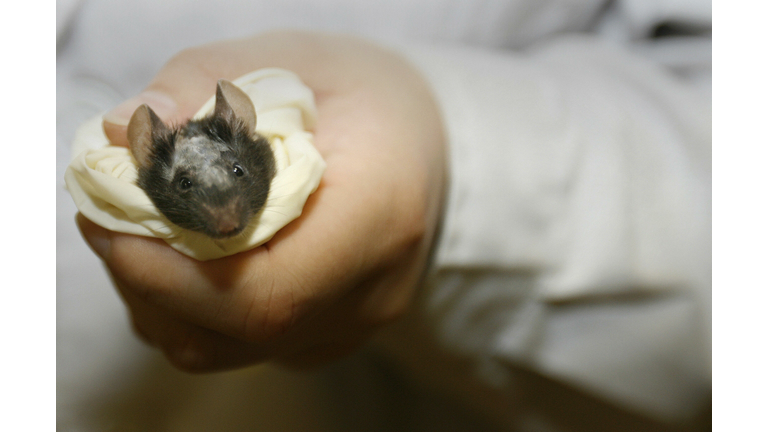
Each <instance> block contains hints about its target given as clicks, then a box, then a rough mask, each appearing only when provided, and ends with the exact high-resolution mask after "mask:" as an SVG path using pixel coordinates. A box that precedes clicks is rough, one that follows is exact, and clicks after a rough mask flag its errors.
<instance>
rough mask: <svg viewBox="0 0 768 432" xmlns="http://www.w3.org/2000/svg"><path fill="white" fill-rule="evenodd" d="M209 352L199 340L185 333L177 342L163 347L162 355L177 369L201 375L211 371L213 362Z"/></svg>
mask: <svg viewBox="0 0 768 432" xmlns="http://www.w3.org/2000/svg"><path fill="white" fill-rule="evenodd" d="M208 351H209V350H207V349H205V348H204V347H203V346H202V344H201V343H200V340H199V339H198V338H197V337H196V336H195V335H193V334H191V333H190V332H187V333H186V334H185V335H183V336H182V338H181V339H180V340H179V341H178V342H175V343H174V342H171V343H169V344H167V345H166V346H164V347H163V353H164V354H165V357H166V358H167V359H168V361H169V362H170V363H171V364H172V365H173V366H174V367H175V368H177V369H179V370H182V371H184V372H189V373H202V372H208V371H211V370H213V366H214V365H213V362H212V361H211V359H212V358H213V356H212V355H211V353H210V352H208Z"/></svg>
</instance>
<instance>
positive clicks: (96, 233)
mask: <svg viewBox="0 0 768 432" xmlns="http://www.w3.org/2000/svg"><path fill="white" fill-rule="evenodd" d="M81 218H82V219H85V216H82V215H80V214H79V213H78V215H77V217H76V221H77V227H78V228H79V229H80V234H82V236H83V238H84V239H85V241H86V242H87V243H88V245H89V246H90V247H91V249H93V251H94V252H95V253H96V255H98V256H100V257H101V259H103V260H106V259H107V258H109V251H110V248H111V247H112V239H111V238H110V235H109V232H108V231H107V230H105V229H104V228H102V227H100V226H98V225H96V224H93V223H89V224H88V226H86V227H84V226H83V223H84V221H83V220H82V219H81Z"/></svg>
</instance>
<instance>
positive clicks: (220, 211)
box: [204, 199, 248, 238]
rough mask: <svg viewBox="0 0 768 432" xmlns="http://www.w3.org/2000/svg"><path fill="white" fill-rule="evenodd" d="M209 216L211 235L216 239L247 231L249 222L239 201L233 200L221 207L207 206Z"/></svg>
mask: <svg viewBox="0 0 768 432" xmlns="http://www.w3.org/2000/svg"><path fill="white" fill-rule="evenodd" d="M204 207H205V211H206V212H207V213H208V215H209V219H208V221H209V224H208V225H209V231H210V232H209V233H208V234H209V235H210V236H211V237H214V238H226V237H232V236H234V235H236V234H239V233H240V232H242V231H243V229H245V227H246V225H247V223H248V221H247V218H246V217H245V216H244V210H243V206H242V204H241V202H240V200H238V199H232V200H229V201H227V202H226V203H223V204H221V205H210V206H209V205H206V206H204Z"/></svg>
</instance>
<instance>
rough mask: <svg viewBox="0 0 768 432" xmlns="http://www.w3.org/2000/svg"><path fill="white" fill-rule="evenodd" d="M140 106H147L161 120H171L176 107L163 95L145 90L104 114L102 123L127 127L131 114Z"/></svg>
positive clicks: (170, 99)
mask: <svg viewBox="0 0 768 432" xmlns="http://www.w3.org/2000/svg"><path fill="white" fill-rule="evenodd" d="M141 104H147V105H149V107H150V108H152V111H154V112H155V114H157V115H158V117H160V118H161V119H168V118H172V117H173V115H174V114H176V110H177V109H178V106H177V105H176V101H175V100H173V98H171V97H170V96H168V95H167V94H165V93H161V92H159V91H155V90H147V91H145V92H142V93H141V94H139V95H137V96H134V97H132V98H130V99H128V100H127V101H125V102H123V103H121V104H120V105H118V106H116V107H114V108H112V110H111V111H109V112H108V113H106V114H104V121H105V122H109V123H112V124H115V125H118V126H128V122H129V121H130V120H131V116H132V115H133V112H134V111H136V108H138V107H139V106H140V105H141Z"/></svg>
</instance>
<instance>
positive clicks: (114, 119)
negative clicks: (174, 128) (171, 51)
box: [102, 52, 222, 147]
mask: <svg viewBox="0 0 768 432" xmlns="http://www.w3.org/2000/svg"><path fill="white" fill-rule="evenodd" d="M199 55H204V53H202V52H201V53H197V52H188V53H185V55H179V56H176V57H174V58H173V59H172V60H171V61H170V62H169V63H167V64H166V65H165V66H163V68H162V69H161V70H160V72H159V73H158V74H157V75H156V76H155V78H154V79H153V80H152V82H151V83H150V85H149V86H148V87H147V88H145V89H144V91H142V92H141V93H140V94H138V95H137V96H134V97H132V98H130V99H128V100H126V101H125V102H123V103H121V104H120V105H118V106H116V107H115V108H113V109H112V110H110V111H109V112H108V113H106V114H105V115H104V117H103V119H102V127H103V128H104V132H105V134H106V135H107V138H108V139H109V141H110V143H112V144H113V145H120V146H124V147H127V146H128V138H127V131H128V122H129V121H130V119H131V116H132V115H133V112H134V111H136V108H138V107H139V106H141V105H142V104H147V105H149V107H150V108H152V110H153V111H154V112H155V113H156V114H157V115H158V116H159V117H160V119H162V120H163V121H164V122H165V123H176V124H179V123H184V122H186V121H187V120H188V119H189V118H191V117H192V116H193V115H194V114H195V113H196V112H197V111H198V110H199V109H200V107H201V106H202V105H203V104H204V103H205V101H206V100H208V98H210V97H211V96H213V95H214V94H215V89H216V81H217V80H218V79H219V78H222V77H217V76H214V74H213V73H212V71H210V70H206V69H204V68H201V67H200V64H201V61H200V59H198V58H196V56H199Z"/></svg>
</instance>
